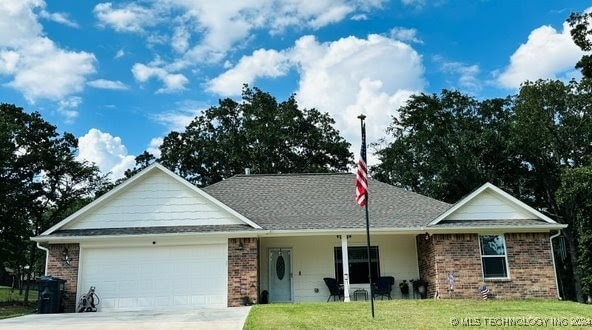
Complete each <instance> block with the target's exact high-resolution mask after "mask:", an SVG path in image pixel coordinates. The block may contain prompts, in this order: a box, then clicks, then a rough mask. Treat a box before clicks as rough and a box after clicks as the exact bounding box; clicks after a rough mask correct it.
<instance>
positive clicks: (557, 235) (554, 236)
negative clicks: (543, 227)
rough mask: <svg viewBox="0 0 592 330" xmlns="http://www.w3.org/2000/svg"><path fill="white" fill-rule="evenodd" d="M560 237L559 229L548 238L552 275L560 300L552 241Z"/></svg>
mask: <svg viewBox="0 0 592 330" xmlns="http://www.w3.org/2000/svg"><path fill="white" fill-rule="evenodd" d="M559 235H561V229H559V230H558V231H557V234H555V235H551V236H550V237H549V243H550V244H551V258H552V260H553V274H554V275H555V288H556V290H557V299H559V300H562V298H561V295H560V294H559V281H558V280H557V267H556V266H555V250H553V239H554V238H556V237H559Z"/></svg>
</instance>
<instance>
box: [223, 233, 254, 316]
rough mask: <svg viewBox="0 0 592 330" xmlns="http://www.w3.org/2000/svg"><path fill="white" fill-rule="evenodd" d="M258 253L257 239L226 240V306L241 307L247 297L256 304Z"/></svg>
mask: <svg viewBox="0 0 592 330" xmlns="http://www.w3.org/2000/svg"><path fill="white" fill-rule="evenodd" d="M258 256H259V252H258V240H257V238H230V239H228V306H229V307H236V306H241V305H243V301H242V297H244V296H248V297H249V300H250V302H252V303H256V302H257V301H258V295H259V281H258V280H257V278H258V275H259V267H258V266H257V265H258V264H259V258H258Z"/></svg>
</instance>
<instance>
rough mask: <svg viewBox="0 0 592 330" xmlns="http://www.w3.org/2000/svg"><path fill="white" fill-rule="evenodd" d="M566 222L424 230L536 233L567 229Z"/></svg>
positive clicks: (441, 231)
mask: <svg viewBox="0 0 592 330" xmlns="http://www.w3.org/2000/svg"><path fill="white" fill-rule="evenodd" d="M565 228H567V225H565V224H560V223H556V224H541V225H539V226H503V225H499V226H462V227H444V228H438V227H435V228H434V227H426V228H425V230H424V232H425V233H429V234H463V233H476V232H483V231H496V232H504V233H529V232H530V233H534V232H547V231H551V230H559V229H565Z"/></svg>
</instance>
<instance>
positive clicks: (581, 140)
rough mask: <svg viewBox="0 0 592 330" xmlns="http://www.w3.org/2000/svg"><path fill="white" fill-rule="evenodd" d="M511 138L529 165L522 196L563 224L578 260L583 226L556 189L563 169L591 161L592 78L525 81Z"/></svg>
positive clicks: (574, 260)
mask: <svg viewBox="0 0 592 330" xmlns="http://www.w3.org/2000/svg"><path fill="white" fill-rule="evenodd" d="M515 113H516V121H515V124H514V125H513V130H512V132H511V134H512V143H513V144H514V148H515V149H516V153H517V154H516V156H517V157H519V159H520V160H521V162H522V163H524V164H525V165H526V166H527V169H528V171H527V173H526V175H525V176H524V179H525V180H524V182H523V185H522V192H521V196H520V197H521V199H522V200H524V201H527V202H528V203H529V204H530V205H532V206H534V207H536V208H538V209H539V210H541V211H543V212H544V213H546V214H548V215H550V216H551V217H553V218H554V219H556V220H558V221H559V222H561V223H565V224H568V225H569V226H568V227H567V228H566V229H565V230H564V231H563V234H564V235H565V237H566V243H567V246H568V248H569V252H570V258H571V263H572V265H579V257H578V255H579V250H580V248H579V238H578V237H579V236H580V232H579V226H578V225H577V218H574V214H575V213H574V212H576V211H575V210H573V209H571V208H572V207H573V205H571V204H569V203H568V204H561V203H560V202H559V201H558V200H557V197H556V196H557V192H558V190H559V188H560V187H561V186H562V184H564V183H563V180H564V179H565V177H563V176H562V173H563V172H565V171H567V170H569V169H576V168H580V167H584V166H587V165H589V163H590V160H591V158H590V157H591V155H592V85H591V82H590V80H587V79H584V80H582V81H581V82H579V83H578V82H576V81H572V82H570V83H569V84H567V85H566V84H564V83H563V82H561V81H542V80H539V81H537V82H526V83H524V84H523V85H522V87H521V88H520V92H519V94H518V95H517V96H516V101H515ZM572 276H573V284H574V285H575V292H576V295H577V297H576V298H577V300H578V301H583V300H584V298H583V293H582V290H581V281H580V273H579V272H577V268H574V269H572Z"/></svg>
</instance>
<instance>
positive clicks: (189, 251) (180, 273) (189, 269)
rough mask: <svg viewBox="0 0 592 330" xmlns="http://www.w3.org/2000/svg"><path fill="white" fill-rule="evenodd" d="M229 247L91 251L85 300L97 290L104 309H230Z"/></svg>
mask: <svg viewBox="0 0 592 330" xmlns="http://www.w3.org/2000/svg"><path fill="white" fill-rule="evenodd" d="M226 260H227V247H226V245H225V244H216V245H193V246H169V247H167V246H149V247H131V248H130V247H126V248H86V249H83V251H82V260H81V268H80V291H81V294H82V293H85V292H86V291H87V290H88V287H90V286H91V285H92V286H95V287H96V292H97V294H98V295H99V297H100V298H101V304H100V309H104V310H115V309H154V308H166V307H183V306H187V307H191V306H219V307H223V306H226V297H227V266H226Z"/></svg>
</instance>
